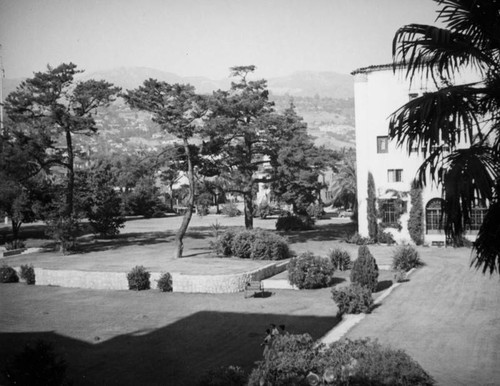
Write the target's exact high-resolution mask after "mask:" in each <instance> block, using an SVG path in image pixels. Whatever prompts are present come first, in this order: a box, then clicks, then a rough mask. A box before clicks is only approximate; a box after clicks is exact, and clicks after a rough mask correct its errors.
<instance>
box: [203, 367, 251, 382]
mask: <svg viewBox="0 0 500 386" xmlns="http://www.w3.org/2000/svg"><path fill="white" fill-rule="evenodd" d="M247 378H248V375H247V374H246V372H245V370H243V369H242V368H241V367H239V366H222V367H219V368H217V369H213V370H209V371H208V372H207V373H206V374H205V375H204V376H203V378H202V379H201V381H200V382H199V383H198V385H199V386H244V385H246V384H247Z"/></svg>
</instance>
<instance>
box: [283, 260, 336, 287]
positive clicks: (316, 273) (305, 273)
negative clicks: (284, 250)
mask: <svg viewBox="0 0 500 386" xmlns="http://www.w3.org/2000/svg"><path fill="white" fill-rule="evenodd" d="M334 272H335V269H334V268H333V264H332V262H331V261H330V259H329V258H324V257H320V256H314V255H313V254H312V253H311V252H305V253H303V254H301V255H299V256H297V257H294V258H292V259H291V260H290V263H289V264H288V281H289V282H290V284H293V285H295V286H297V287H298V288H299V289H313V288H324V287H328V286H329V285H330V283H331V282H332V279H333V274H334Z"/></svg>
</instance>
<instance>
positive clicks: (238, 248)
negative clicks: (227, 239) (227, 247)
mask: <svg viewBox="0 0 500 386" xmlns="http://www.w3.org/2000/svg"><path fill="white" fill-rule="evenodd" d="M254 241H255V231H252V230H243V231H241V232H238V233H236V234H235V235H234V237H233V244H232V247H231V248H232V251H233V256H236V257H239V258H241V259H249V258H250V257H251V256H252V244H253V242H254Z"/></svg>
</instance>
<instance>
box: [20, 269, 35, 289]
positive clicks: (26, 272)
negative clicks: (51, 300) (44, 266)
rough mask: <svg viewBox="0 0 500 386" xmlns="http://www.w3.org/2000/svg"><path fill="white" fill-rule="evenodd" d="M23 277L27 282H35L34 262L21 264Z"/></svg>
mask: <svg viewBox="0 0 500 386" xmlns="http://www.w3.org/2000/svg"><path fill="white" fill-rule="evenodd" d="M21 279H23V280H25V281H26V284H29V285H32V284H35V269H34V268H33V264H30V265H27V264H26V265H21Z"/></svg>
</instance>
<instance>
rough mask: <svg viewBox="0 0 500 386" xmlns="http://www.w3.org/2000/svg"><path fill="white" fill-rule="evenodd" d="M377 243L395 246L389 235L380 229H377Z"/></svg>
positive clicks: (392, 238)
mask: <svg viewBox="0 0 500 386" xmlns="http://www.w3.org/2000/svg"><path fill="white" fill-rule="evenodd" d="M377 241H378V242H379V243H382V244H387V245H393V244H396V241H395V240H394V237H393V236H392V234H391V233H389V232H385V231H384V230H382V229H381V228H380V227H379V228H378V233H377Z"/></svg>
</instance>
